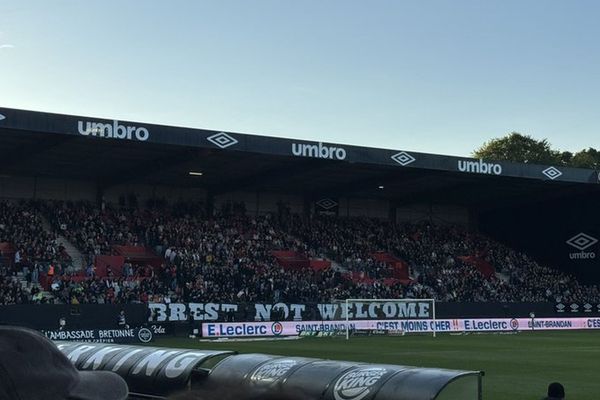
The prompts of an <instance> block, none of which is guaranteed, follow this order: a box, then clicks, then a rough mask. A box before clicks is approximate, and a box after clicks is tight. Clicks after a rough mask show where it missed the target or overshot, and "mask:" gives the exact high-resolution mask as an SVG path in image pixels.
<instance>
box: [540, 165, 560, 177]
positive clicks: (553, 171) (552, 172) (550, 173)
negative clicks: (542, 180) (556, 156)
mask: <svg viewBox="0 0 600 400" xmlns="http://www.w3.org/2000/svg"><path fill="white" fill-rule="evenodd" d="M542 174H544V175H546V176H547V177H548V178H550V179H552V180H554V179H556V178H558V177H559V176H561V175H562V172H560V170H559V169H558V168H554V167H548V168H546V169H545V170H543V171H542Z"/></svg>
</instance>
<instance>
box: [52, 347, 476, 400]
mask: <svg viewBox="0 0 600 400" xmlns="http://www.w3.org/2000/svg"><path fill="white" fill-rule="evenodd" d="M58 346H59V348H60V349H61V350H62V351H63V353H65V354H66V355H67V356H68V357H69V359H70V360H71V361H72V362H73V363H74V364H75V366H76V367H77V368H78V369H81V370H107V371H114V372H116V373H118V374H119V375H121V376H122V377H123V378H124V379H125V380H126V381H127V383H128V384H129V388H130V391H131V393H134V394H136V395H138V396H139V395H146V396H169V395H170V394H173V393H178V392H181V391H187V390H191V391H194V390H205V391H206V390H211V389H214V388H233V389H235V390H237V391H238V392H241V393H243V394H251V393H263V394H269V395H274V396H275V397H274V398H276V397H277V395H282V397H289V398H294V399H306V400H312V399H314V400H317V399H319V400H321V399H322V400H434V399H435V400H456V399H461V400H481V398H482V397H481V393H482V392H481V383H482V382H481V381H482V375H483V374H482V373H481V372H475V371H455V370H446V369H435V368H416V367H408V366H400V365H383V364H364V363H356V362H345V361H330V360H320V359H314V358H303V357H278V356H271V355H265V354H244V355H234V353H233V352H227V351H207V350H182V349H168V348H157V347H140V346H118V345H110V344H95V343H58ZM216 358H221V360H220V361H218V362H217V363H216V365H214V361H215V359H216ZM212 365H214V366H212ZM237 397H240V396H239V395H238V396H236V398H237ZM242 397H243V396H242ZM240 398H241V397H240Z"/></svg>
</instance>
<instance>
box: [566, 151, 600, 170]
mask: <svg viewBox="0 0 600 400" xmlns="http://www.w3.org/2000/svg"><path fill="white" fill-rule="evenodd" d="M570 166H572V167H577V168H593V169H600V152H599V151H598V150H596V149H594V148H591V147H590V148H588V149H585V150H581V151H579V152H577V153H575V154H574V155H573V158H572V160H571V163H570Z"/></svg>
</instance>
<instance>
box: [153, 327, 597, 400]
mask: <svg viewBox="0 0 600 400" xmlns="http://www.w3.org/2000/svg"><path fill="white" fill-rule="evenodd" d="M154 344H155V345H157V346H165V347H184V348H194V349H195V348H198V349H212V350H235V351H238V352H240V353H267V354H280V355H287V356H303V357H316V358H329V359H335V360H351V361H364V362H371V363H384V364H399V365H413V366H418V367H440V368H450V369H462V370H482V371H485V377H484V378H483V393H484V395H483V398H484V400H507V399H532V400H536V399H540V398H542V397H543V396H544V395H545V391H546V387H547V385H548V383H549V382H552V381H559V382H561V383H562V384H563V385H565V389H566V392H567V393H566V395H567V398H569V399H578V400H597V399H598V396H599V393H600V379H599V376H600V375H599V374H600V332H590V331H588V332H583V331H581V332H553V333H541V332H540V333H519V334H505V335H499V334H481V335H476V334H471V335H466V336H450V335H439V336H438V337H437V338H433V337H431V336H416V335H415V336H410V335H409V336H404V337H360V338H353V339H351V340H350V341H346V340H344V339H341V338H305V339H299V340H279V341H277V340H274V341H260V342H234V341H231V342H228V343H223V342H219V343H217V342H214V343H209V342H199V341H198V340H192V339H182V338H170V339H161V340H158V341H157V342H155V343H154Z"/></svg>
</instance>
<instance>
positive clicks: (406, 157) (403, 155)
mask: <svg viewBox="0 0 600 400" xmlns="http://www.w3.org/2000/svg"><path fill="white" fill-rule="evenodd" d="M391 158H392V160H394V161H396V162H397V163H398V164H400V165H402V166H403V167H404V166H406V165H408V164H410V163H412V162H414V161H415V160H416V159H415V158H414V157H413V156H411V155H410V154H408V153H407V152H405V151H401V152H400V153H396V154H394V155H393V156H392V157H391Z"/></svg>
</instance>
